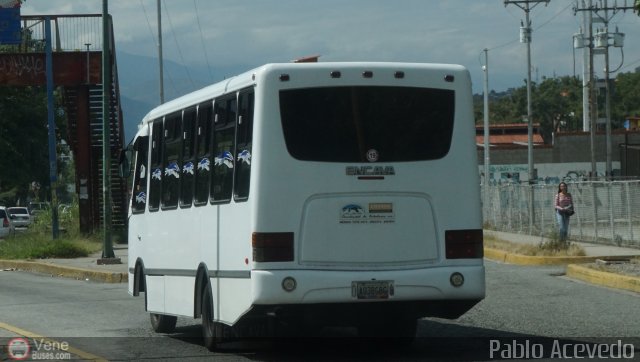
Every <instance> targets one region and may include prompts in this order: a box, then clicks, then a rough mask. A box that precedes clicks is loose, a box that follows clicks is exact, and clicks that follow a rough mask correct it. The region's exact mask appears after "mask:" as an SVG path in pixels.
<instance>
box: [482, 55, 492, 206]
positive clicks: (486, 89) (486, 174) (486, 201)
mask: <svg viewBox="0 0 640 362" xmlns="http://www.w3.org/2000/svg"><path fill="white" fill-rule="evenodd" d="M482 70H483V72H484V204H485V210H486V206H488V204H489V183H490V179H491V177H490V175H491V173H490V172H489V164H490V155H489V147H491V145H490V143H489V136H490V134H489V49H487V48H485V49H484V65H483V66H482Z"/></svg>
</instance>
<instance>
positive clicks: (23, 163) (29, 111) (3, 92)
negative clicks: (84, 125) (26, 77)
mask: <svg viewBox="0 0 640 362" xmlns="http://www.w3.org/2000/svg"><path fill="white" fill-rule="evenodd" d="M46 114H47V109H46V96H45V93H44V91H43V89H42V88H40V87H19V88H16V87H6V86H3V87H0V149H1V150H2V157H0V170H2V172H1V173H0V191H4V192H6V191H8V190H14V192H13V193H12V194H13V196H14V198H15V199H17V198H22V199H23V200H24V198H25V197H26V196H27V191H28V185H29V184H30V183H31V182H32V181H38V182H40V183H42V184H45V181H46V180H47V175H48V173H47V172H48V169H49V166H48V161H47V160H48V156H47V142H46V139H47V127H46V126H47V122H46ZM10 196H11V194H9V195H6V196H5V202H6V201H13V202H15V199H14V200H10ZM13 202H9V204H13Z"/></svg>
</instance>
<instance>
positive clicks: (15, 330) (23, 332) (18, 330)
mask: <svg viewBox="0 0 640 362" xmlns="http://www.w3.org/2000/svg"><path fill="white" fill-rule="evenodd" d="M0 328H2V329H5V330H7V331H9V332H13V333H16V334H19V335H21V336H22V337H27V338H31V339H42V340H44V341H47V342H50V343H54V344H59V343H61V342H60V341H56V340H55V339H51V338H47V337H44V336H41V335H39V334H35V333H33V332H29V331H27V330H24V329H22V328H19V327H16V326H12V325H10V324H6V323H3V322H0ZM65 352H69V353H71V354H74V355H76V356H78V357H80V358H82V359H85V360H91V361H97V362H103V361H104V362H106V361H108V359H106V358H104V357H100V356H96V355H95V354H91V353H89V352H85V351H83V350H80V349H77V348H74V347H71V346H69V348H68V349H67V350H66V351H65Z"/></svg>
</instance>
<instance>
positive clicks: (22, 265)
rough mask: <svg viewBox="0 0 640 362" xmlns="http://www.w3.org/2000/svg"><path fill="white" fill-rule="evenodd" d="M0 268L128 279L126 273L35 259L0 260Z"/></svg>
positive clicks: (114, 280) (107, 279) (107, 280)
mask: <svg viewBox="0 0 640 362" xmlns="http://www.w3.org/2000/svg"><path fill="white" fill-rule="evenodd" d="M0 269H15V270H21V271H28V272H37V273H43V274H51V276H56V277H63V278H72V279H81V280H86V279H89V280H91V281H95V282H102V283H126V282H128V280H129V274H128V273H117V272H110V271H100V270H89V269H81V268H75V267H70V266H59V265H54V264H48V263H42V262H37V261H25V260H0Z"/></svg>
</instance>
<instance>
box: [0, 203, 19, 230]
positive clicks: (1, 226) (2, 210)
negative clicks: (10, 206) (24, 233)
mask: <svg viewBox="0 0 640 362" xmlns="http://www.w3.org/2000/svg"><path fill="white" fill-rule="evenodd" d="M15 233H16V228H15V226H13V223H12V222H11V219H10V218H9V212H8V211H7V208H6V207H4V206H0V238H6V237H7V236H13V235H15Z"/></svg>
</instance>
